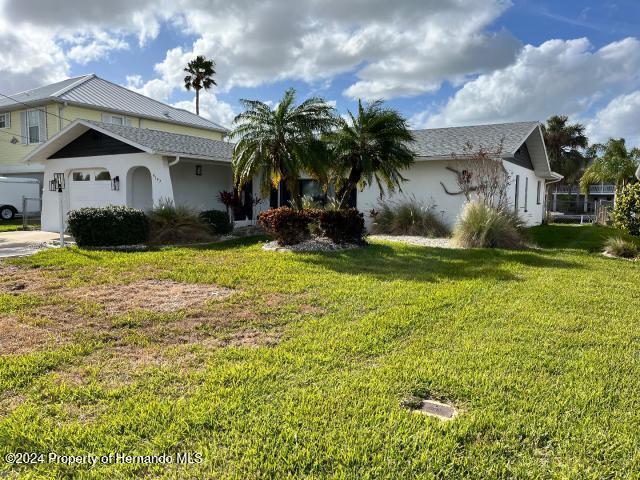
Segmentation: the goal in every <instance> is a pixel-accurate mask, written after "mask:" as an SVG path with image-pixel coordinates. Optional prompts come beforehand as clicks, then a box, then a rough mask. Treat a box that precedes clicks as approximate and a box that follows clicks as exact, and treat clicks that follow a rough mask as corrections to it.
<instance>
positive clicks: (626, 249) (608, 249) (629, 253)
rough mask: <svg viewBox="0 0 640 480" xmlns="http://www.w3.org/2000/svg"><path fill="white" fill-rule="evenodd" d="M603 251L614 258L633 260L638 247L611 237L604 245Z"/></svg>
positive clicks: (627, 241)
mask: <svg viewBox="0 0 640 480" xmlns="http://www.w3.org/2000/svg"><path fill="white" fill-rule="evenodd" d="M604 251H605V253H608V254H609V255H613V256H614V257H622V258H635V257H637V256H638V253H639V250H638V246H637V245H636V244H635V243H633V242H631V241H629V240H625V239H624V238H620V237H611V238H609V239H608V240H607V241H606V242H605V244H604Z"/></svg>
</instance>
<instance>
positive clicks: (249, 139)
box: [231, 88, 335, 208]
mask: <svg viewBox="0 0 640 480" xmlns="http://www.w3.org/2000/svg"><path fill="white" fill-rule="evenodd" d="M295 100H296V91H295V90H294V89H293V88H290V89H288V90H287V91H286V92H285V94H284V96H283V97H282V100H280V102H279V103H278V104H277V105H276V106H275V107H274V108H271V107H270V106H269V105H267V104H266V103H264V102H260V101H258V100H244V99H243V100H240V103H241V104H242V105H243V106H244V107H245V111H244V112H243V113H241V114H239V115H238V116H237V117H236V118H235V119H234V124H235V125H236V127H235V129H234V130H233V132H232V133H231V138H237V139H239V140H238V143H236V146H235V148H234V151H233V163H232V165H233V175H234V182H235V184H236V185H237V186H241V185H243V184H244V183H245V182H247V181H249V180H251V179H252V178H253V177H254V176H255V175H258V174H259V175H260V179H261V190H262V192H261V193H262V194H263V195H268V193H269V192H270V191H271V188H273V187H277V186H278V185H279V184H280V183H281V182H282V183H284V184H285V185H286V186H287V188H288V189H289V191H290V192H291V197H292V200H293V202H294V204H295V205H296V206H297V207H298V208H300V207H301V198H300V188H299V182H298V180H299V179H300V173H301V172H302V171H304V172H306V173H307V174H309V175H311V176H312V177H314V178H318V179H322V178H325V175H326V172H327V169H328V162H327V157H326V151H325V149H324V148H323V147H324V145H323V143H322V142H321V141H320V140H319V136H320V135H322V134H325V133H327V132H328V131H329V130H330V129H331V128H332V127H333V126H334V125H335V116H334V109H333V107H332V106H330V105H329V104H327V103H326V102H325V101H324V100H323V99H321V98H318V97H312V98H309V99H307V100H305V101H304V102H302V103H301V104H299V105H295Z"/></svg>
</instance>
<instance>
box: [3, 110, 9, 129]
mask: <svg viewBox="0 0 640 480" xmlns="http://www.w3.org/2000/svg"><path fill="white" fill-rule="evenodd" d="M4 121H5V122H6V127H7V128H11V112H7V113H5V114H4Z"/></svg>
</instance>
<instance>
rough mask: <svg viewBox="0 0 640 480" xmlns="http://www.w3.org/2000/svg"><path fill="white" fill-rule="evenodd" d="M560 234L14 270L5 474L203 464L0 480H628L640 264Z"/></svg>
mask: <svg viewBox="0 0 640 480" xmlns="http://www.w3.org/2000/svg"><path fill="white" fill-rule="evenodd" d="M544 228H545V229H543V230H540V229H538V230H537V231H535V233H534V235H535V237H536V240H537V241H538V243H539V244H541V245H542V246H549V247H553V248H554V249H548V250H535V251H516V252H508V251H502V250H497V251H490V250H445V249H436V248H426V247H418V246H408V245H400V244H392V243H375V244H374V245H371V246H369V247H367V248H364V249H360V250H352V251H346V252H340V253H318V254H292V253H280V252H265V251H262V250H261V248H260V247H261V243H260V242H261V240H259V239H248V240H244V241H236V242H227V243H222V244H217V245H213V246H211V247H210V248H175V249H166V250H162V251H155V252H144V253H106V252H105V253H103V252H97V251H86V250H79V249H71V250H67V251H64V252H63V251H46V252H42V253H39V254H37V255H35V256H33V257H28V258H24V259H20V260H14V261H12V262H10V263H9V262H4V264H0V269H1V270H0V353H1V354H2V355H3V356H2V357H1V358H2V362H1V363H0V392H1V393H0V450H1V452H0V454H2V455H5V454H6V453H9V452H45V453H46V452H56V453H58V454H74V455H81V454H87V453H91V454H96V455H102V454H105V455H107V454H109V453H112V452H122V453H126V454H132V455H160V454H163V453H170V454H173V453H176V452H192V453H194V454H196V453H197V454H201V455H202V457H203V461H202V462H201V463H197V462H194V463H191V464H181V465H176V464H171V465H159V464H155V465H154V464H146V465H141V464H123V463H106V464H98V465H96V466H94V467H90V466H87V465H85V466H79V467H78V466H66V465H64V464H61V463H50V464H47V463H46V462H45V463H36V464H35V465H32V466H24V465H22V466H12V465H9V464H7V463H6V462H5V463H3V462H0V476H1V475H2V474H3V473H8V472H18V473H22V474H25V475H27V474H30V475H32V476H34V477H41V478H52V477H54V476H60V477H63V476H65V475H66V476H70V475H72V474H73V473H74V472H77V471H79V470H82V471H83V473H84V474H85V476H86V477H87V478H121V477H125V478H129V477H140V476H147V477H152V478H238V479H245V478H258V477H260V478H263V477H264V478H284V477H287V476H292V477H311V478H324V477H335V478H345V477H346V478H416V477H420V478H434V477H437V478H460V477H474V478H500V477H502V478H511V477H527V478H548V477H556V478H576V477H580V478H613V477H623V476H625V475H627V474H628V475H631V476H632V475H633V473H631V472H637V471H639V470H640V453H639V450H638V445H639V444H640V408H639V406H640V355H639V351H640V336H639V335H638V332H640V314H639V313H638V312H640V296H639V295H638V286H639V285H640V265H639V264H638V262H628V261H622V260H614V259H609V258H604V257H602V256H600V255H598V254H596V253H591V252H589V250H593V249H594V248H592V243H593V244H595V243H597V242H598V241H599V240H597V239H594V235H596V236H597V235H600V233H601V232H600V231H599V230H574V231H569V230H566V229H567V228H573V229H575V228H578V227H544ZM582 228H583V229H588V228H592V227H582ZM584 232H587V233H584ZM578 234H579V235H585V236H586V237H588V238H585V239H584V240H583V241H582V242H579V241H577V240H576V238H578V237H577V236H578ZM563 236H564V237H566V238H571V239H574V240H576V241H575V242H574V244H572V245H571V248H572V249H571V250H569V249H567V250H562V249H558V247H559V245H558V243H559V240H558V238H562V237H563ZM588 242H592V243H589V245H587V243H588ZM595 248H599V247H595ZM185 284H187V285H185ZM194 284H196V285H194ZM176 309H178V310H176ZM411 396H419V397H423V398H424V397H430V398H435V399H440V400H444V401H447V402H451V403H453V404H454V405H455V406H457V407H458V408H459V409H460V410H461V412H462V413H461V415H460V416H458V417H457V418H456V419H455V420H453V421H450V422H440V421H439V420H437V419H433V418H430V417H427V416H423V415H420V414H417V413H413V412H411V411H408V410H407V409H405V408H403V407H402V406H401V404H402V402H403V401H404V400H406V399H407V398H409V397H411Z"/></svg>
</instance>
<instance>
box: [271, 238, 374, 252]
mask: <svg viewBox="0 0 640 480" xmlns="http://www.w3.org/2000/svg"><path fill="white" fill-rule="evenodd" d="M361 246H362V245H356V244H353V243H333V242H332V241H331V240H330V239H328V238H326V237H313V238H310V239H308V240H305V241H304V242H300V243H296V244H295V245H287V246H284V247H283V246H281V245H278V242H276V241H272V242H268V243H265V244H264V245H263V247H262V249H263V250H269V251H274V252H335V251H342V250H351V249H353V248H359V247H361Z"/></svg>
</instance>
